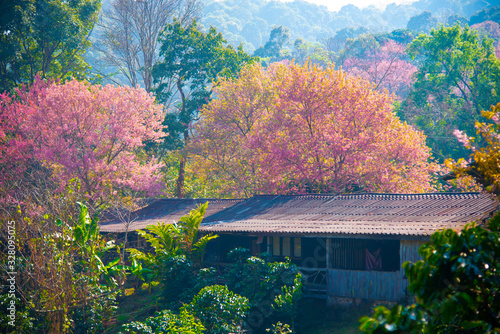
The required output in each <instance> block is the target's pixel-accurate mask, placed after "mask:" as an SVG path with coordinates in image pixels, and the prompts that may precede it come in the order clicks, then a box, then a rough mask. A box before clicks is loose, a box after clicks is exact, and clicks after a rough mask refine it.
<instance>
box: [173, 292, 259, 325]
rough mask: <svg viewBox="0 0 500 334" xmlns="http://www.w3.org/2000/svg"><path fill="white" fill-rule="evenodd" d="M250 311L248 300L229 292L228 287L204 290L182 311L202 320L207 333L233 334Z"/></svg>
mask: <svg viewBox="0 0 500 334" xmlns="http://www.w3.org/2000/svg"><path fill="white" fill-rule="evenodd" d="M248 309H249V306H248V299H247V298H245V297H242V296H239V295H237V294H235V293H233V292H231V291H229V290H228V288H227V287H226V286H221V285H212V286H208V287H206V288H203V289H202V290H201V291H200V292H199V293H198V294H197V295H196V296H195V297H194V298H193V301H192V302H191V303H190V304H188V305H185V306H184V307H183V308H182V310H185V311H189V312H191V313H192V314H194V316H195V317H197V318H198V319H200V321H201V322H202V323H203V325H204V326H205V328H206V329H207V333H233V332H236V331H238V330H239V329H240V328H241V324H242V321H243V319H244V318H245V315H246V313H247V311H248Z"/></svg>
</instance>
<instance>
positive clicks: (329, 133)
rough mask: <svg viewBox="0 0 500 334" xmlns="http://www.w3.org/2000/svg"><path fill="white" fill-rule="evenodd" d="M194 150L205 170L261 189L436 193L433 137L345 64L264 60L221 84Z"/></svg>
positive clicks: (236, 185) (241, 190)
mask: <svg viewBox="0 0 500 334" xmlns="http://www.w3.org/2000/svg"><path fill="white" fill-rule="evenodd" d="M216 95H217V97H218V98H217V99H216V100H214V101H212V102H211V103H210V104H209V105H208V106H207V107H206V108H205V109H204V111H203V115H202V116H203V117H202V120H201V121H200V123H199V124H198V126H197V127H196V133H197V138H196V139H195V140H194V141H193V143H192V146H191V151H192V152H193V153H194V154H196V155H197V156H198V157H199V158H198V162H199V170H200V171H201V172H204V173H215V174H217V175H219V176H220V177H222V178H223V179H226V180H228V182H227V184H228V186H231V187H233V188H232V189H228V188H225V189H224V188H223V189H222V191H226V192H227V194H231V195H233V196H234V195H248V194H251V193H255V192H268V193H271V192H277V193H305V192H341V191H354V190H356V189H358V188H364V189H365V190H367V191H387V192H422V191H427V190H429V189H431V185H430V176H429V171H430V170H431V169H432V168H433V166H432V165H431V164H429V163H428V159H429V158H430V150H429V148H427V147H426V146H425V137H424V136H423V134H422V133H420V132H418V131H416V130H414V129H413V128H412V127H410V126H409V125H407V124H405V123H402V122H400V121H399V119H398V118H397V117H395V115H394V114H393V113H392V99H391V97H390V96H388V95H387V94H385V93H379V92H376V91H374V90H373V87H372V85H371V84H370V83H369V82H367V81H366V80H363V79H361V78H354V77H350V76H347V75H346V74H345V73H344V72H342V71H341V70H338V71H337V70H334V69H333V68H327V69H321V68H318V67H312V66H311V65H310V64H309V63H306V64H305V65H304V66H299V65H297V64H293V63H292V64H274V65H273V66H270V67H269V68H268V69H267V70H265V69H263V68H262V67H260V66H259V65H255V66H252V67H249V68H247V69H245V70H243V71H242V72H241V73H240V77H239V78H238V79H235V80H231V79H226V80H221V81H220V82H219V84H218V86H217V88H216Z"/></svg>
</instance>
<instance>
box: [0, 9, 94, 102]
mask: <svg viewBox="0 0 500 334" xmlns="http://www.w3.org/2000/svg"><path fill="white" fill-rule="evenodd" d="M2 3H3V4H2V5H0V11H1V12H2V14H3V15H2V21H1V22H0V30H1V31H2V34H1V35H0V78H1V79H0V92H3V91H4V90H11V89H12V88H14V87H16V86H17V85H19V84H20V83H32V82H33V81H34V78H35V76H36V75H37V74H39V75H41V77H42V78H58V79H64V78H67V77H76V78H78V79H83V78H85V76H86V75H87V70H88V68H89V66H88V65H87V63H86V62H85V60H84V58H83V55H84V53H85V49H86V48H87V47H89V46H90V42H89V40H88V35H89V33H90V32H91V31H92V29H93V27H94V24H95V22H96V21H97V16H98V13H99V10H100V7H101V1H100V0H74V1H63V0H51V1H46V0H15V1H4V2H2ZM7 31H8V33H3V32H7Z"/></svg>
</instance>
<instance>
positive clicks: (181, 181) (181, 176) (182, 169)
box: [176, 156, 186, 198]
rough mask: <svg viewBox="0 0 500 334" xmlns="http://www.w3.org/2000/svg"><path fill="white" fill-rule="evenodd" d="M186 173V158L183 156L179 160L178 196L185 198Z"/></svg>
mask: <svg viewBox="0 0 500 334" xmlns="http://www.w3.org/2000/svg"><path fill="white" fill-rule="evenodd" d="M185 173H186V158H185V157H184V156H182V157H181V161H180V162H179V176H178V177H177V190H176V193H177V194H176V196H177V198H184V175H185Z"/></svg>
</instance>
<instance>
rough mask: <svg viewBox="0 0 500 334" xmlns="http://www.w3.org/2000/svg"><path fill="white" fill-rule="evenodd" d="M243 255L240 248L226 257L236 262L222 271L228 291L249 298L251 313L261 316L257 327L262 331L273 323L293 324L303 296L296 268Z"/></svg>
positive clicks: (243, 250)
mask: <svg viewBox="0 0 500 334" xmlns="http://www.w3.org/2000/svg"><path fill="white" fill-rule="evenodd" d="M245 255H246V252H245V249H242V248H239V249H235V250H233V251H231V252H230V254H229V255H228V257H230V258H231V257H232V258H233V259H234V258H236V259H237V260H236V262H235V263H233V264H231V265H228V266H227V268H226V270H225V272H224V281H225V283H226V285H227V286H228V287H229V289H230V290H231V291H234V292H235V293H238V294H240V295H242V296H244V297H246V298H248V300H249V303H250V304H249V305H250V307H251V309H250V313H253V312H258V313H259V314H262V315H263V319H262V320H263V323H262V324H260V326H262V327H263V328H266V327H269V326H270V325H271V324H273V323H275V322H276V321H286V322H291V323H292V324H293V321H294V318H295V317H296V315H297V307H298V302H299V300H300V299H301V297H302V277H301V275H300V273H299V271H298V268H297V267H296V266H295V265H294V264H291V263H290V261H287V262H271V261H269V260H265V259H262V258H259V257H250V258H248V257H246V256H245ZM262 310H265V312H262Z"/></svg>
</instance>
